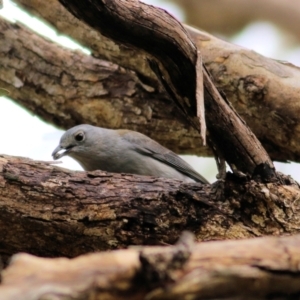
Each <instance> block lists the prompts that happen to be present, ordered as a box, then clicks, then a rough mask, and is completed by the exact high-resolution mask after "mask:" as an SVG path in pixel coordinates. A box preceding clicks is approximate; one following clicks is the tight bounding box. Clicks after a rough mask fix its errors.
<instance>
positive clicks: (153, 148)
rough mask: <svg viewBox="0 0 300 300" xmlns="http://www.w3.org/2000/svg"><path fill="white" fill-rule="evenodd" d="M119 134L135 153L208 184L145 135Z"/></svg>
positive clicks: (134, 133)
mask: <svg viewBox="0 0 300 300" xmlns="http://www.w3.org/2000/svg"><path fill="white" fill-rule="evenodd" d="M119 133H120V135H121V136H122V138H123V139H124V140H126V141H128V142H129V143H130V144H131V145H132V147H134V150H135V151H137V152H139V153H141V154H143V155H147V156H151V157H153V158H155V159H157V160H159V161H161V162H163V163H165V164H167V165H169V166H171V167H173V168H174V169H176V170H177V171H179V172H181V173H183V174H185V175H186V176H188V177H190V178H192V179H194V180H196V181H199V182H202V183H209V182H208V181H207V180H206V179H205V178H204V177H203V176H201V175H200V174H199V173H197V172H196V171H195V170H194V169H193V168H192V167H191V166H190V165H189V164H188V163H186V162H185V161H184V160H183V159H182V158H180V157H179V156H178V155H177V154H175V153H174V152H172V151H171V150H169V149H167V148H165V147H163V146H162V145H160V144H159V143H157V142H155V141H154V140H152V139H150V138H149V137H147V136H146V135H143V134H142V133H139V132H135V131H130V130H119Z"/></svg>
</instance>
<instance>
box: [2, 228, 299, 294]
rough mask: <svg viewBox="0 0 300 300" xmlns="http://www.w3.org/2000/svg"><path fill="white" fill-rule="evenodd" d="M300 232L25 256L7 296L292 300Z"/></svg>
mask: <svg viewBox="0 0 300 300" xmlns="http://www.w3.org/2000/svg"><path fill="white" fill-rule="evenodd" d="M299 248H300V236H299V235H296V236H290V237H264V238H256V239H250V240H240V241H222V242H220V241H219V242H207V243H199V244H193V242H192V240H191V236H190V234H188V233H185V234H184V235H183V236H182V238H181V239H180V240H179V242H178V243H177V244H176V245H174V246H168V247H138V248H132V249H128V250H117V251H112V252H107V253H96V254H88V255H84V256H80V257H77V258H74V259H66V258H57V259H46V258H38V257H33V256H31V255H28V254H18V255H15V256H14V257H13V259H12V262H11V264H10V266H9V267H8V268H7V269H6V270H4V271H3V272H2V284H1V286H0V294H1V297H2V299H6V300H15V299H23V300H37V299H64V300H67V299H114V300H117V299H136V300H139V299H149V300H150V299H151V300H162V299H164V300H166V299H172V300H176V299H178V300H179V299H180V300H182V299H192V300H193V299H232V298H239V299H241V298H242V299H278V298H280V299H291V298H293V299H294V298H295V297H296V298H297V297H298V296H299V294H300V271H299V265H300V255H299Z"/></svg>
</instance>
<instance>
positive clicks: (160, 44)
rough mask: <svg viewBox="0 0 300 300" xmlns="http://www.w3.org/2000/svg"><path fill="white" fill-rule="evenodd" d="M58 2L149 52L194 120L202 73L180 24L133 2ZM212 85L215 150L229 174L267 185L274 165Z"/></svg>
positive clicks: (105, 32)
mask: <svg viewBox="0 0 300 300" xmlns="http://www.w3.org/2000/svg"><path fill="white" fill-rule="evenodd" d="M60 2H61V3H62V4H63V5H64V6H66V8H67V9H68V10H70V11H71V12H72V13H73V14H74V15H75V16H77V17H78V18H79V19H81V20H83V21H85V22H86V23H87V24H89V25H90V26H91V27H93V28H95V29H97V30H98V31H99V32H101V33H102V34H103V35H105V36H107V37H109V38H110V39H113V40H116V41H117V42H120V43H124V44H126V45H130V46H133V47H136V48H138V49H142V51H145V52H147V53H148V54H149V55H150V57H149V60H150V61H151V65H152V69H153V70H154V71H155V73H156V74H157V76H158V78H159V79H160V81H161V82H162V84H163V85H164V87H165V89H166V91H167V92H168V93H169V94H170V95H171V97H172V99H173V100H174V101H175V103H176V104H177V105H178V106H179V107H180V108H181V109H182V110H183V111H184V113H185V116H186V117H187V118H189V119H191V118H190V117H192V118H194V117H196V115H197V100H196V92H195V89H196V86H195V83H196V81H197V75H196V72H202V69H198V70H196V69H195V67H196V65H197V63H196V62H197V58H196V55H197V50H196V48H195V46H194V44H193V43H192V41H191V39H190V38H189V36H188V35H187V33H186V32H185V31H184V30H183V27H182V25H181V24H180V23H179V22H177V21H176V20H175V19H174V18H173V17H171V16H170V15H168V14H166V12H165V11H163V10H161V9H157V8H154V7H152V6H148V5H146V4H143V3H140V2H137V1H135V0H127V1H122V2H120V1H109V2H105V1H92V0H90V1H81V0H77V1H68V0H61V1H60ZM152 57H154V58H155V61H152V60H153V58H152ZM204 75H205V76H206V77H208V74H206V73H204ZM209 83H210V84H209ZM211 85H212V82H211V81H210V82H209V80H208V78H206V79H205V81H204V86H205V88H206V90H207V91H208V94H209V97H207V98H208V99H206V107H207V109H208V110H211V111H210V112H207V114H206V119H207V123H208V128H209V138H210V140H211V143H212V144H213V145H214V146H215V148H216V151H217V152H219V153H221V155H222V156H223V157H224V158H225V160H226V161H227V162H228V163H229V164H230V166H232V169H233V170H235V169H238V170H240V171H242V172H245V173H246V174H250V175H253V174H254V173H258V174H259V175H260V176H261V177H262V178H264V179H265V180H269V179H270V178H273V177H274V166H273V163H272V161H271V160H270V158H269V156H268V154H267V153H266V151H265V150H264V148H263V147H262V146H261V144H260V142H259V141H258V139H257V138H256V137H255V135H254V134H252V132H251V130H250V129H249V128H248V127H247V126H246V124H245V123H244V122H242V121H241V119H240V117H239V116H238V115H237V113H236V112H234V111H232V112H231V114H230V116H228V112H230V111H231V109H230V106H228V105H227V104H226V103H225V102H223V104H222V97H221V96H220V94H219V92H218V91H217V89H215V91H214V92H213V93H212V91H211ZM225 109H226V111H225ZM216 110H219V111H220V112H223V114H222V115H221V114H220V113H217V112H216ZM230 129H231V130H230ZM244 137H246V138H244ZM262 170H263V171H262Z"/></svg>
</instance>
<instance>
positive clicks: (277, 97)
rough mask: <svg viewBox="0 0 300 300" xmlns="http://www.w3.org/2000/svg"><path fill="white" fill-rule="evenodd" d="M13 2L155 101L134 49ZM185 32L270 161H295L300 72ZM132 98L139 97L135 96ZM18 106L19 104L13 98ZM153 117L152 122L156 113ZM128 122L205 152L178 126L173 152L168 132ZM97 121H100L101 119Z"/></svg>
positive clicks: (46, 8)
mask: <svg viewBox="0 0 300 300" xmlns="http://www.w3.org/2000/svg"><path fill="white" fill-rule="evenodd" d="M18 3H21V4H22V5H24V6H25V8H26V9H28V10H29V11H31V12H32V13H34V14H38V15H39V16H41V17H43V18H45V19H46V20H47V21H48V22H49V23H51V24H53V25H54V26H55V27H56V28H57V29H58V30H60V31H61V32H64V33H66V34H69V35H71V36H72V37H74V38H75V39H76V40H78V41H79V42H81V43H82V44H84V45H85V46H87V47H88V48H90V49H91V50H92V52H93V54H94V55H95V56H97V57H103V58H105V59H108V60H111V61H113V62H115V63H118V64H119V65H122V66H124V67H127V68H129V69H132V70H135V71H136V72H137V74H139V76H140V78H141V79H142V81H143V82H144V83H148V85H151V88H150V89H152V91H153V93H152V95H153V98H155V97H159V95H160V93H159V87H158V83H157V81H155V75H154V73H153V72H152V71H151V70H150V68H149V66H148V65H147V62H146V60H145V56H143V55H141V54H140V53H139V55H138V53H137V51H135V50H134V49H130V48H128V47H124V46H120V45H116V44H115V43H113V42H112V41H111V40H108V39H107V38H104V37H103V36H101V35H100V34H98V33H96V31H94V30H92V29H90V28H88V27H87V26H86V25H84V24H83V23H82V22H80V21H78V20H77V19H76V18H74V17H73V16H72V15H71V14H70V13H68V12H67V11H66V10H65V9H64V8H63V7H62V6H61V5H60V4H59V3H58V1H51V3H50V2H44V1H40V0H26V1H23V0H19V1H18ZM187 28H188V30H189V33H191V34H192V37H193V39H194V42H195V43H196V44H197V45H198V46H199V47H200V49H201V53H202V55H203V60H204V63H205V64H206V66H207V67H208V69H209V71H210V73H211V75H212V76H213V78H214V83H215V84H216V85H217V87H218V88H220V89H221V90H223V92H225V94H226V97H227V98H228V100H229V101H230V102H231V103H232V104H233V105H234V107H235V108H236V110H237V111H238V112H239V114H240V115H241V117H242V118H243V119H244V120H245V121H246V122H247V124H248V125H249V126H250V127H251V129H252V130H253V132H254V133H255V135H256V136H257V137H258V138H259V139H260V141H261V142H262V143H263V146H264V147H265V148H266V149H267V151H268V153H269V154H270V155H271V157H272V158H273V159H275V160H283V161H285V160H294V161H300V146H299V143H298V140H299V139H300V130H299V128H298V124H299V115H300V103H299V101H298V99H299V95H300V84H299V82H300V71H299V68H297V67H295V66H292V65H288V64H284V63H281V62H278V61H275V60H272V59H268V58H266V57H263V56H261V55H258V54H257V53H255V52H252V51H250V50H247V49H244V48H241V47H238V46H236V45H232V44H229V43H226V42H224V41H222V40H219V39H217V38H215V37H213V36H211V35H209V34H207V33H205V32H201V31H198V30H194V29H192V28H189V27H187ZM41 55H43V53H41ZM0 72H1V69H0ZM12 72H13V71H12ZM25 76H26V74H25ZM28 85H29V84H28ZM6 87H7V85H6ZM19 94H21V93H19ZM135 96H136V97H137V98H138V97H139V94H135ZM12 97H14V94H12ZM55 97H56V96H55V95H54V96H53V97H52V101H53V99H55ZM120 97H122V99H124V98H125V99H126V95H125V96H124V95H123V96H121V95H120ZM15 98H17V97H15ZM28 98H30V97H28ZM17 101H20V100H19V99H17ZM23 103H24V99H23ZM96 104H97V102H96V101H93V102H92V103H91V104H90V113H92V114H94V112H96V111H98V110H97V109H95V110H94V109H93V106H94V105H96ZM140 105H142V104H140ZM127 107H130V103H129V104H128V103H127ZM168 107H169V102H166V104H165V105H164V106H163V109H162V110H161V111H160V113H161V114H163V112H164V110H167V109H168ZM96 108H97V106H96ZM133 108H135V107H133ZM135 109H136V108H135ZM135 109H134V110H135ZM71 112H73V111H72V110H70V116H71V117H72V119H77V118H78V117H76V114H75V113H72V114H71ZM118 113H119V111H118V110H117V109H116V115H118ZM47 114H50V112H47ZM51 114H52V116H48V119H49V118H50V119H54V118H53V112H52V113H51ZM86 115H87V114H85V116H86ZM153 116H154V119H155V112H154V113H153ZM175 118H177V116H176V117H175ZM94 119H95V118H94ZM89 120H90V118H88V119H87V121H89ZM113 120H114V119H113ZM127 120H128V119H127ZM130 120H131V123H134V125H132V124H128V125H126V123H123V122H121V123H119V124H121V125H122V127H127V128H131V129H135V130H139V131H141V132H144V133H146V134H148V135H150V136H151V137H153V138H155V139H157V140H158V141H160V142H162V143H164V145H166V146H168V147H169V148H171V149H173V150H175V151H176V152H179V153H194V154H206V153H207V151H206V150H203V148H201V147H199V139H198V137H199V135H197V133H195V131H193V130H190V129H189V130H188V132H187V130H186V129H182V127H181V129H180V126H179V127H176V129H175V130H174V135H175V136H174V140H177V141H182V145H181V146H180V147H179V148H177V146H176V144H175V143H174V140H173V133H171V132H170V131H168V132H167V133H163V136H161V132H162V130H160V128H159V127H157V128H155V127H153V128H155V130H152V126H151V123H152V122H148V124H147V127H148V126H149V128H151V130H149V132H147V130H146V131H145V127H146V126H144V124H143V123H142V122H140V121H139V120H140V118H139V115H137V116H135V115H132V116H131V118H130ZM167 120H169V118H167ZM97 121H99V122H101V120H100V118H98V119H97ZM105 122H107V123H106V125H105V127H114V126H115V121H113V123H112V124H111V123H110V122H109V121H108V119H105ZM173 122H174V123H173V124H174V125H175V124H176V123H175V122H176V121H175V120H174V119H173ZM62 123H63V122H61V124H59V125H60V126H63V127H64V128H67V127H68V126H69V123H66V124H62ZM56 124H57V123H56ZM101 125H102V123H101ZM103 126H104V125H103ZM181 126H182V125H181ZM185 126H186V125H185ZM133 127H134V128H133ZM165 128H166V127H165ZM185 128H186V127H185ZM156 133H157V134H156ZM194 137H195V138H194ZM170 139H171V141H170V143H169V140H170ZM200 149H201V150H200Z"/></svg>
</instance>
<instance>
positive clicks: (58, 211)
mask: <svg viewBox="0 0 300 300" xmlns="http://www.w3.org/2000/svg"><path fill="white" fill-rule="evenodd" d="M0 170H1V172H0V232H1V243H0V254H1V255H3V256H5V257H6V256H10V255H12V254H13V253H16V252H20V251H25V252H28V253H32V254H36V255H42V256H68V257H74V256H77V255H79V254H83V253H87V252H90V251H97V250H108V249H115V248H124V247H126V246H128V245H132V244H133V245H139V244H165V243H171V244H172V243H174V242H175V240H176V239H177V238H178V236H179V235H180V233H181V232H182V231H183V230H190V231H192V232H194V233H195V234H196V238H197V240H198V241H202V240H213V239H233V238H242V237H254V236H261V235H265V234H274V235H278V234H284V233H288V234H293V233H294V234H295V233H298V232H299V228H300V220H299V218H298V215H299V213H300V205H299V201H297V199H298V198H299V194H300V190H299V186H298V185H297V184H296V183H295V182H292V181H291V179H289V178H283V180H284V181H283V182H282V185H278V184H259V183H257V182H255V181H244V182H243V181H240V180H238V182H237V181H236V178H235V179H234V178H231V179H230V178H227V180H226V182H225V184H224V186H223V185H221V186H220V187H219V184H217V185H212V186H210V185H200V184H185V185H184V184H181V183H180V182H179V181H175V180H168V179H158V178H151V177H143V176H133V175H121V174H108V173H105V172H100V171H96V172H87V173H86V172H72V171H68V170H66V169H61V168H57V167H53V166H50V165H47V164H45V163H42V162H35V161H32V160H29V159H23V158H13V157H7V156H1V160H0ZM223 189H224V190H223ZM245 191H247V192H245ZM11 232H13V233H14V234H11Z"/></svg>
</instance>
